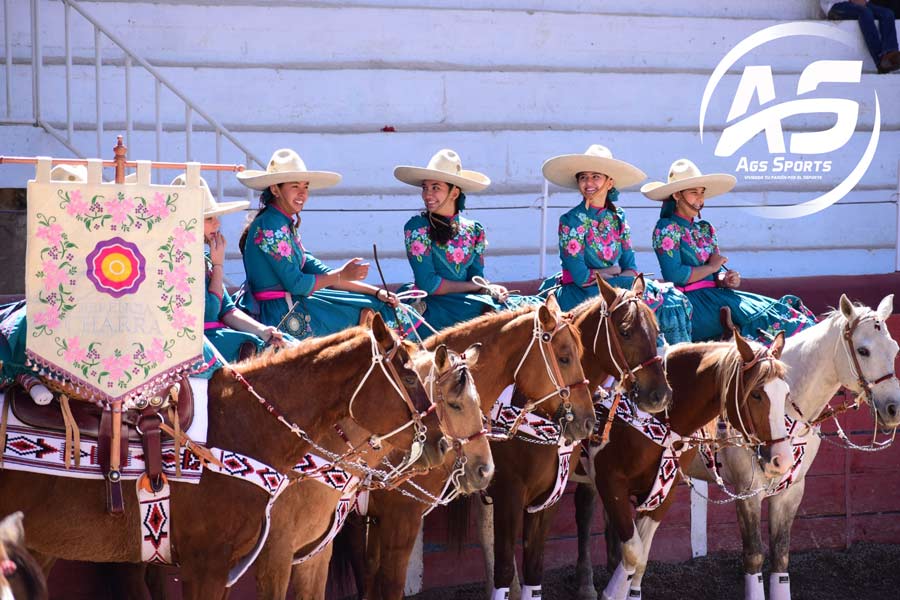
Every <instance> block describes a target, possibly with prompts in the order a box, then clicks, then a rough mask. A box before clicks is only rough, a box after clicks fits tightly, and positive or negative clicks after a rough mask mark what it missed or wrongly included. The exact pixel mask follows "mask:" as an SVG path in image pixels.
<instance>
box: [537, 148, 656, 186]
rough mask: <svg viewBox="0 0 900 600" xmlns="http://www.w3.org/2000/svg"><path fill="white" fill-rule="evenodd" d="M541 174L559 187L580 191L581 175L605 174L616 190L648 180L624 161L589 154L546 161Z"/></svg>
mask: <svg viewBox="0 0 900 600" xmlns="http://www.w3.org/2000/svg"><path fill="white" fill-rule="evenodd" d="M541 172H542V173H543V174H544V177H545V178H546V179H547V181H549V182H551V183H554V184H556V185H558V186H559V187H564V188H569V189H572V190H577V189H578V180H577V179H576V176H577V175H578V174H579V173H585V172H587V173H603V174H604V175H606V176H607V177H611V178H612V179H613V181H614V182H615V186H616V189H619V190H621V189H625V188H627V187H631V186H633V185H636V184H638V183H640V182H642V181H643V180H645V179H647V174H646V173H644V172H643V171H641V170H640V169H638V168H637V167H635V166H634V165H632V164H629V163H627V162H625V161H624V160H618V159H616V158H604V157H602V156H590V155H588V154H563V155H561V156H554V157H553V158H548V159H547V160H546V161H544V165H543V166H542V167H541Z"/></svg>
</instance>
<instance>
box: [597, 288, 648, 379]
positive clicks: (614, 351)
mask: <svg viewBox="0 0 900 600" xmlns="http://www.w3.org/2000/svg"><path fill="white" fill-rule="evenodd" d="M626 296H627V297H626ZM640 301H641V299H640V298H638V297H637V295H635V294H631V296H629V292H628V291H627V290H626V291H622V292H621V293H619V294H617V295H616V298H615V300H613V303H612V304H611V305H607V303H606V299H605V298H604V297H603V295H602V292H601V295H600V319H599V320H598V321H597V331H596V332H595V333H594V344H593V350H594V354H597V340H598V339H599V338H600V330H601V329H602V328H603V326H604V325H606V345H607V349H608V350H609V359H610V360H611V361H612V364H613V367H615V369H616V370H617V371H618V372H619V384H620V385H621V386H622V387H623V388H624V389H625V390H626V391H629V390H631V388H633V387H634V385H635V384H636V383H637V378H636V377H635V374H636V373H637V372H638V371H640V370H641V369H643V368H646V367H649V366H650V365H653V364H655V363H657V362H662V358H661V357H660V356H659V354H654V355H653V356H652V357H650V358H648V359H647V360H645V361H642V362H641V363H639V364H638V365H637V366H636V367H634V368H629V366H628V359H627V358H625V351H624V350H623V349H622V344H621V343H620V342H619V336H618V335H613V332H612V329H613V328H612V327H611V326H610V321H611V320H612V314H613V313H614V312H616V311H617V310H618V309H620V308H622V307H623V306H628V305H630V304H632V303H635V304H636V303H638V302H640ZM623 365H624V366H623Z"/></svg>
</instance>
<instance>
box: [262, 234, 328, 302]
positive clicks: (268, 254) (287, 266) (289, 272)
mask: <svg viewBox="0 0 900 600" xmlns="http://www.w3.org/2000/svg"><path fill="white" fill-rule="evenodd" d="M248 239H251V240H253V244H254V245H255V246H256V247H257V248H258V249H259V250H260V252H261V254H262V256H263V258H264V260H265V262H266V263H268V265H269V266H270V267H271V269H272V271H273V272H274V274H275V276H276V277H277V278H278V281H279V283H280V284H281V287H282V288H284V290H285V291H287V292H290V293H291V294H297V295H299V296H309V295H310V294H312V293H313V292H314V291H315V289H316V275H315V274H312V273H304V272H303V270H302V267H301V263H302V260H303V257H302V256H301V255H300V253H299V249H298V248H297V246H296V245H295V243H294V241H293V238H292V233H291V231H290V229H289V228H288V227H287V225H284V226H282V227H280V228H278V229H274V230H273V229H266V228H265V227H263V226H261V225H257V226H256V228H255V231H254V230H252V229H251V231H250V235H249V236H248Z"/></svg>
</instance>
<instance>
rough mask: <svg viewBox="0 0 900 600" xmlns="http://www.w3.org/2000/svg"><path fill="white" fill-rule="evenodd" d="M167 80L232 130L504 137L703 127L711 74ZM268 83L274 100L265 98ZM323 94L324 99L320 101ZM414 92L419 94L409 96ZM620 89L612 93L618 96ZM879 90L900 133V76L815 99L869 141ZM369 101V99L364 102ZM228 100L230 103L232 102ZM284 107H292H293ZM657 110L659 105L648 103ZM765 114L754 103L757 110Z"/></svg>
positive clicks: (731, 89) (59, 79)
mask: <svg viewBox="0 0 900 600" xmlns="http://www.w3.org/2000/svg"><path fill="white" fill-rule="evenodd" d="M162 72H163V73H164V75H165V76H166V77H167V78H168V79H169V80H170V81H172V82H173V84H174V85H175V86H176V87H178V88H179V89H181V90H184V91H185V92H186V93H187V94H188V95H189V96H190V97H191V98H192V99H193V100H194V101H195V102H197V103H198V104H199V105H200V106H206V107H215V109H214V114H215V117H216V118H217V119H218V120H219V121H220V122H222V123H223V124H224V125H225V126H226V127H229V128H235V129H254V128H255V129H257V130H263V131H265V130H271V131H285V132H286V131H297V132H312V131H318V132H340V133H350V132H372V131H377V130H378V129H380V128H381V127H382V126H386V125H389V126H392V127H395V128H396V129H397V130H400V131H406V132H409V131H452V130H459V129H462V130H478V129H484V130H498V129H544V128H552V129H575V130H577V129H588V128H593V127H597V126H601V127H604V128H609V129H628V130H636V131H639V130H646V129H654V130H669V129H671V130H687V131H694V130H696V129H697V123H698V117H699V110H698V107H699V104H700V99H701V97H702V94H703V90H704V88H705V86H706V84H707V82H708V80H709V75H708V74H689V73H681V74H675V73H647V74H636V73H601V72H597V73H545V72H536V71H519V72H502V71H449V72H444V73H439V72H435V71H421V70H394V69H348V70H313V71H309V70H301V69H274V68H252V69H249V68H248V69H232V68H217V67H198V68H187V67H168V68H164V69H162ZM72 76H73V89H77V90H79V91H78V93H76V94H74V96H73V102H72V118H73V120H74V121H75V122H81V123H88V122H93V120H94V119H95V117H96V107H95V102H94V98H95V91H94V87H95V86H94V76H95V70H94V67H93V66H89V65H76V66H73V67H72ZM124 80H125V74H124V68H122V67H119V68H117V67H105V68H104V70H103V79H102V85H103V99H104V102H103V114H104V115H105V117H106V118H107V119H119V120H122V119H123V117H124V114H125V97H124V93H123V90H124V89H125V84H124ZM739 80H740V75H737V74H731V75H726V76H725V77H724V78H723V79H722V81H721V82H720V83H719V84H718V86H717V88H716V92H715V94H714V95H713V96H712V102H711V104H710V107H709V109H708V111H707V116H706V124H705V127H706V128H708V129H710V130H721V129H722V127H724V125H725V122H726V116H727V114H728V111H729V109H730V107H731V102H732V99H733V98H734V94H735V91H736V90H737V86H738V83H739ZM261 82H269V83H268V85H272V86H274V87H275V88H277V89H278V90H279V93H278V94H277V95H276V94H262V93H260V83H261ZM774 82H775V91H776V93H777V94H778V99H779V100H782V101H784V100H788V99H794V98H795V97H796V89H797V82H798V76H797V75H796V74H784V75H776V76H775V79H774ZM12 85H13V86H14V87H15V88H17V89H18V90H19V92H20V94H19V96H20V101H19V103H18V105H17V108H18V111H17V112H21V113H22V115H21V116H23V117H27V116H28V115H29V114H30V109H31V68H30V66H28V65H16V66H15V67H14V69H13V79H12ZM131 85H132V89H133V90H152V89H153V87H152V86H153V82H152V78H151V77H150V75H149V74H148V73H147V72H146V71H144V70H143V69H138V70H135V71H133V72H132V76H131ZM310 90H314V91H315V92H314V93H310ZM410 90H414V92H415V93H410ZM608 90H614V93H608V92H607V91H608ZM873 90H874V91H875V92H876V93H877V95H878V98H879V99H880V100H881V125H882V127H883V128H884V129H895V130H896V129H900V111H897V110H890V109H889V106H888V105H889V103H890V102H892V99H894V98H900V76H881V75H863V78H862V81H861V83H859V84H837V83H835V84H831V83H828V84H823V85H821V86H820V87H819V89H817V90H816V91H814V92H811V93H809V94H805V95H804V98H806V97H810V98H812V97H836V98H847V99H852V100H856V101H857V102H859V105H860V106H859V120H858V123H857V128H858V129H860V130H863V131H871V129H872V122H873V118H874V114H875V110H874V99H875V96H874V94H873ZM361 95H364V97H365V101H364V102H360V101H359V100H360V98H361V97H362V96H361ZM41 96H42V99H43V101H44V102H43V105H44V110H43V114H44V118H46V119H49V120H52V121H64V120H65V117H66V115H65V103H64V102H60V101H59V99H61V98H65V67H64V66H63V65H50V66H46V67H44V70H43V80H42V87H41ZM226 96H227V98H228V101H227V102H223V97H226ZM284 98H290V99H291V100H290V102H288V103H285V100H284ZM648 102H650V104H648ZM132 103H133V104H132V113H131V114H132V115H133V119H134V121H135V124H136V126H138V127H144V128H152V127H153V126H154V125H153V121H152V119H153V118H154V116H155V114H156V106H155V98H154V96H153V94H152V93H150V94H147V93H142V94H139V93H135V94H134V96H133V99H132ZM754 106H755V104H754ZM160 114H161V118H162V120H163V122H164V123H183V121H184V105H183V104H182V102H181V101H180V100H178V99H177V98H176V97H175V96H174V95H173V94H171V93H170V92H168V91H166V92H164V93H163V95H162V97H161V106H160ZM833 124H834V115H828V114H824V113H813V114H810V115H798V116H795V117H792V118H791V119H790V121H788V126H789V128H790V129H792V130H802V129H810V128H814V129H816V130H822V129H827V128H829V127H831V126H832V125H833Z"/></svg>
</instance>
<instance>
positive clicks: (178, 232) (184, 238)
mask: <svg viewBox="0 0 900 600" xmlns="http://www.w3.org/2000/svg"><path fill="white" fill-rule="evenodd" d="M172 238H173V243H174V244H175V247H176V248H177V249H179V250H184V248H185V246H187V245H188V244H191V243H193V242H194V241H196V239H197V237H196V236H195V235H194V232H192V231H188V230H187V229H185V228H184V227H176V228H175V231H173V232H172Z"/></svg>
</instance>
